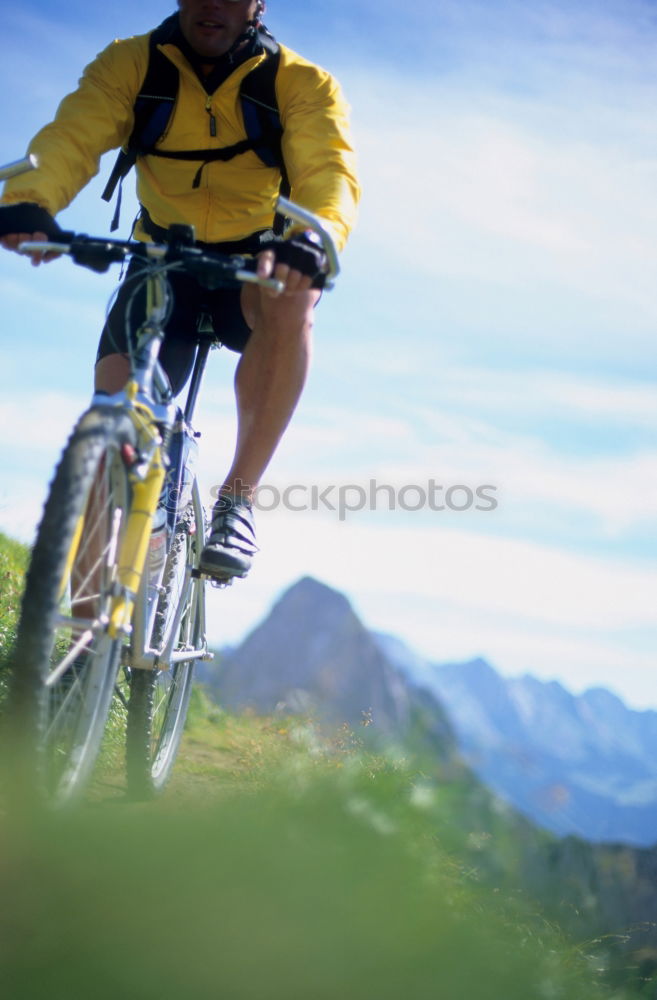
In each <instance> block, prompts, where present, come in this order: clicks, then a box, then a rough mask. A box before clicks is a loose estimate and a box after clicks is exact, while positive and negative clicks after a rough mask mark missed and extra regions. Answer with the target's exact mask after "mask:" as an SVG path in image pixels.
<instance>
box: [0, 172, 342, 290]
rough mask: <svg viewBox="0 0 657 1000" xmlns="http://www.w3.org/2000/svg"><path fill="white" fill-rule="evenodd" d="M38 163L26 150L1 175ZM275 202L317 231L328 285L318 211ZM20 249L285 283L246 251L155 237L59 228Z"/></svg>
mask: <svg viewBox="0 0 657 1000" xmlns="http://www.w3.org/2000/svg"><path fill="white" fill-rule="evenodd" d="M38 165H39V162H38V159H37V157H36V156H34V155H33V154H32V153H30V154H29V155H28V156H26V157H24V158H23V159H22V160H16V161H15V162H14V163H8V164H6V165H5V166H4V167H0V181H4V180H8V179H9V178H10V177H16V176H17V175H18V174H22V173H26V172H27V171H29V170H34V169H36V167H38ZM276 208H277V210H278V211H279V212H281V213H282V214H283V215H285V216H287V217H288V218H289V219H291V220H292V221H293V222H297V223H300V224H301V225H303V226H305V227H306V228H307V229H310V230H312V231H313V232H314V233H316V234H317V236H318V237H319V239H320V242H321V245H322V249H323V251H324V253H325V254H326V260H327V268H326V281H325V284H324V287H325V288H326V289H327V290H328V289H331V288H332V287H333V285H334V279H335V278H336V277H337V275H338V274H339V272H340V265H339V263H338V253H337V250H336V247H335V243H334V242H333V238H332V237H331V234H330V233H329V232H328V230H327V229H326V227H325V226H324V223H323V221H322V220H321V219H320V218H319V216H317V215H313V213H312V212H308V211H307V210H306V209H305V208H302V207H301V206H300V205H295V204H294V202H292V201H288V199H287V198H283V197H282V196H281V197H279V199H278V201H277V203H276ZM18 249H19V251H20V252H21V253H25V254H30V253H59V254H68V255H69V256H71V257H72V258H73V260H74V261H75V263H76V264H80V265H82V266H83V267H89V268H90V269H91V270H92V271H98V272H101V273H102V272H104V271H107V270H108V268H109V267H110V265H111V264H114V263H117V262H121V261H122V260H124V259H125V258H126V257H128V256H142V257H145V258H147V259H150V260H163V261H165V262H166V263H169V264H174V265H182V266H183V267H184V269H185V270H186V271H188V272H190V273H191V274H195V276H196V277H197V279H198V280H199V281H201V279H203V282H211V281H212V280H216V281H219V282H221V281H223V282H224V283H225V282H226V281H227V280H230V279H231V278H232V280H235V281H238V282H247V283H250V284H257V285H260V286H261V287H264V288H271V289H274V290H275V291H278V292H281V291H283V287H284V286H283V283H282V282H280V281H277V280H276V279H275V278H259V277H258V276H257V275H256V274H254V272H253V271H251V270H249V262H248V261H247V259H246V258H244V257H238V256H236V255H231V256H227V255H221V254H215V253H211V252H209V251H203V250H200V249H199V248H198V247H195V246H180V244H177V245H176V246H175V247H172V246H166V245H161V244H156V243H140V242H136V241H129V240H112V239H106V238H104V237H93V236H86V235H83V234H81V233H68V232H62V233H61V234H60V235H59V236H58V240H57V241H54V240H52V241H51V240H48V241H45V242H35V241H26V242H23V243H21V244H20V245H19V247H18ZM203 282H202V283H203Z"/></svg>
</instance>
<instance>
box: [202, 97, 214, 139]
mask: <svg viewBox="0 0 657 1000" xmlns="http://www.w3.org/2000/svg"><path fill="white" fill-rule="evenodd" d="M211 100H212V98H211V97H208V99H207V101H206V102H205V110H206V111H207V113H208V114H209V116H210V135H211V137H212V138H213V139H216V137H217V119H216V118H215V116H214V115H213V114H212V104H211Z"/></svg>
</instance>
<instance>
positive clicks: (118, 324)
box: [96, 260, 251, 395]
mask: <svg viewBox="0 0 657 1000" xmlns="http://www.w3.org/2000/svg"><path fill="white" fill-rule="evenodd" d="M142 268H143V265H142V263H141V262H140V261H139V260H132V261H131V262H130V265H129V266H128V269H127V271H126V275H125V278H124V280H123V284H122V285H121V287H120V288H119V291H118V293H117V297H116V301H115V302H114V305H113V306H112V309H111V311H110V314H109V316H108V317H107V322H106V323H105V326H104V328H103V332H102V334H101V337H100V343H99V345H98V354H97V356H96V361H100V360H101V358H104V357H107V355H108V354H123V355H126V354H127V353H128V345H127V340H126V336H127V334H126V327H129V329H130V330H136V329H137V328H138V327H139V325H140V324H141V323H142V322H143V319H144V316H145V310H146V286H145V283H144V282H140V281H139V278H138V277H134V276H135V275H137V274H138V273H139V271H140V270H141V269H142ZM168 277H169V283H170V285H171V289H172V291H173V307H172V311H171V315H170V317H169V319H168V321H167V323H166V326H165V338H164V342H163V344H162V348H161V350H160V363H161V365H162V367H163V368H164V370H165V372H166V373H167V376H168V378H169V381H170V382H171V386H172V389H173V391H174V394H175V395H177V394H178V393H179V392H181V391H182V389H183V388H184V386H185V383H186V382H187V379H188V378H189V376H190V375H191V372H192V368H193V366H194V356H195V351H196V345H197V344H198V339H199V338H198V335H197V329H198V322H199V319H200V317H201V316H203V315H207V316H210V317H211V319H212V323H213V326H214V331H215V337H216V340H217V342H218V343H220V344H223V345H224V346H225V347H228V348H229V349H230V350H231V351H237V352H238V353H241V352H242V351H243V350H244V348H245V346H246V342H247V340H248V339H249V336H250V334H251V330H250V329H249V327H248V326H247V324H246V320H245V319H244V315H243V313H242V309H241V306H240V289H239V288H218V289H215V290H214V291H209V290H208V289H205V288H201V286H200V285H199V284H198V282H197V281H196V280H195V279H194V278H192V277H190V276H188V275H186V274H176V272H175V271H174V272H170V273H169V276H168ZM131 300H132V301H131ZM128 309H129V315H128V316H127V315H126V312H127V310H128ZM126 321H127V322H126Z"/></svg>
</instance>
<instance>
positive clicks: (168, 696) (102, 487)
mask: <svg viewBox="0 0 657 1000" xmlns="http://www.w3.org/2000/svg"><path fill="white" fill-rule="evenodd" d="M11 168H12V169H15V167H14V165H12V167H11ZM1 170H2V168H0V177H1V176H2V173H1ZM277 208H278V211H280V212H282V213H284V214H285V215H286V216H287V217H288V218H290V219H292V220H294V221H296V222H299V223H301V224H302V225H304V226H306V227H307V228H309V229H312V230H313V231H314V232H316V233H317V235H318V236H319V238H320V240H321V242H322V245H323V247H324V249H325V252H326V255H327V259H328V262H329V263H328V270H327V279H328V281H327V284H328V286H329V287H330V286H331V285H332V279H333V278H334V277H335V275H336V274H337V272H338V265H337V255H336V252H335V247H334V245H333V242H332V240H331V237H330V235H329V233H328V232H327V231H326V229H325V228H324V226H323V224H322V222H321V220H320V219H318V218H317V217H315V216H313V215H311V214H310V213H308V212H306V211H305V210H304V209H302V208H300V207H299V206H296V205H294V204H292V203H291V202H289V201H287V200H286V199H283V198H281V199H280V200H279V203H278V206H277ZM21 251H22V252H25V253H44V252H54V253H60V254H67V255H69V256H70V257H71V258H72V260H73V261H74V263H76V264H79V265H81V266H83V267H87V268H90V269H91V270H93V271H96V272H104V271H107V270H108V268H109V267H110V265H111V264H112V263H115V262H123V261H125V260H127V259H130V258H131V259H132V260H133V261H138V262H139V265H140V266H139V268H138V269H137V271H136V274H134V275H132V276H131V277H130V278H128V279H126V280H129V281H132V282H134V285H135V290H136V289H137V287H138V286H139V285H142V284H145V287H146V303H147V305H146V315H145V317H144V319H143V322H142V324H141V326H140V327H139V328H138V330H137V331H136V333H135V334H134V335H133V336H132V339H131V338H130V337H129V342H130V344H131V347H130V370H131V374H130V378H129V381H128V382H127V384H126V386H125V387H124V389H123V390H122V391H121V392H118V393H116V394H115V395H112V396H108V395H103V394H100V393H97V394H96V395H94V396H93V398H92V401H91V405H90V407H89V409H88V410H87V411H86V412H85V413H83V415H82V416H81V417H80V419H79V421H78V422H77V424H76V425H75V427H74V429H73V431H72V433H71V436H70V438H69V440H68V443H67V444H66V446H65V448H64V451H63V454H62V456H61V459H60V462H59V464H58V466H57V469H56V472H55V475H54V479H53V481H52V483H51V486H50V492H49V495H48V498H47V500H46V504H45V508H44V513H43V517H42V520H41V523H40V526H39V528H38V532H37V537H36V541H35V544H34V547H33V550H32V555H31V561H30V565H29V569H28V572H27V576H26V584H25V592H24V597H23V602H22V608H21V617H20V623H19V627H18V633H17V640H16V646H15V651H14V657H13V669H12V673H11V678H10V692H9V702H8V705H9V707H8V713H7V714H8V716H9V718H10V719H13V720H15V721H17V722H18V723H19V725H20V732H21V739H20V746H21V748H22V753H21V758H22V762H23V766H25V765H27V769H28V772H29V774H28V779H29V780H33V779H34V778H36V782H37V786H38V790H39V793H40V794H42V795H45V797H46V798H47V799H48V800H49V801H51V802H55V803H65V802H68V801H70V800H71V799H73V798H75V797H77V796H79V795H80V793H81V792H82V790H83V789H84V788H85V786H86V784H87V782H88V779H89V777H90V775H91V772H92V769H93V767H94V764H95V762H96V759H97V756H98V753H99V750H100V747H101V742H102V738H103V733H104V730H105V726H106V723H107V719H108V715H109V713H110V707H111V704H112V699H113V698H116V699H117V700H118V702H119V704H121V705H122V706H123V707H124V709H125V711H126V713H127V725H126V746H127V755H126V761H127V782H128V792H129V794H131V795H132V796H133V797H137V798H146V797H150V796H151V795H153V794H155V793H157V792H158V791H160V790H161V789H162V788H163V786H164V784H165V783H166V781H167V779H168V777H169V775H170V773H171V769H172V767H173V764H174V761H175V758H176V754H177V751H178V746H179V743H180V739H181V735H182V731H183V727H184V723H185V717H186V714H187V709H188V705H189V698H190V692H191V685H192V676H193V668H194V664H195V663H196V662H197V661H199V660H205V659H211V658H212V654H211V653H210V652H209V650H208V644H207V638H206V631H205V602H204V586H205V583H206V580H207V578H206V577H205V576H204V575H203V574H202V573H201V572H200V571H199V568H198V566H199V558H200V552H201V549H202V547H203V544H204V538H205V531H206V517H205V511H204V508H203V504H202V502H201V497H200V492H199V487H198V483H197V481H196V477H195V475H194V465H195V460H196V456H197V452H198V443H197V434H196V432H195V431H194V429H193V426H192V419H193V415H194V411H195V407H196V403H197V399H198V394H199V390H200V386H201V382H202V378H203V373H204V371H205V366H206V363H207V360H208V356H209V353H210V350H211V348H212V347H213V346H214V344H215V341H216V338H215V335H214V331H213V329H212V323H211V320H210V318H209V317H203V318H202V322H201V323H200V324H199V330H198V346H197V350H196V358H195V363H194V368H193V371H192V376H191V382H190V386H189V390H188V393H187V399H186V403H185V406H184V408H180V407H179V406H177V405H176V403H175V401H174V399H173V395H172V392H171V388H170V385H169V381H168V379H167V376H166V374H165V372H164V370H163V368H162V367H161V365H160V363H159V360H158V355H159V351H160V347H161V345H162V342H163V339H164V332H163V327H164V324H165V321H166V318H167V314H168V310H169V307H170V297H171V291H170V288H169V284H168V281H167V274H168V273H169V272H170V271H173V270H176V271H185V272H186V273H187V274H190V275H193V276H194V277H195V278H196V280H197V281H198V282H199V283H200V284H201V285H203V286H204V287H206V288H210V289H213V288H219V287H235V286H239V285H241V284H243V283H246V282H250V283H255V284H258V285H260V286H263V287H269V288H276V289H277V290H279V291H280V290H282V285H281V284H280V283H279V282H277V281H276V280H275V279H263V278H259V277H257V275H256V274H255V273H254V271H253V270H252V269H250V268H251V266H252V264H253V262H251V261H249V260H247V259H245V258H244V257H241V256H238V255H230V256H225V255H220V254H217V253H213V252H209V251H207V250H202V249H200V248H198V247H196V246H195V245H194V242H193V230H190V227H186V226H172V227H171V228H170V230H169V233H168V241H167V244H162V245H159V244H152V243H140V242H135V241H123V240H113V239H104V238H95V237H89V236H86V235H80V234H74V233H67V234H65V235H64V237H63V238H61V239H60V238H58V241H57V242H47V243H35V242H31V243H25V244H22V246H21ZM128 312H129V310H128Z"/></svg>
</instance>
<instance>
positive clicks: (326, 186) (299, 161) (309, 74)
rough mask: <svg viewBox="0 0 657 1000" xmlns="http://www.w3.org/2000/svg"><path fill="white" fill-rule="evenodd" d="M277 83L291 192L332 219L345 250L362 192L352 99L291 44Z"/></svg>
mask: <svg viewBox="0 0 657 1000" xmlns="http://www.w3.org/2000/svg"><path fill="white" fill-rule="evenodd" d="M276 87H277V96H278V100H279V107H280V111H281V119H282V122H283V158H284V160H285V165H286V167H287V171H288V175H289V178H290V184H291V194H290V198H291V199H292V201H296V202H298V203H299V204H300V205H303V206H304V207H305V208H307V209H308V210H309V211H311V212H314V213H315V214H316V215H319V216H320V217H321V218H322V219H324V220H325V221H326V222H327V223H328V225H329V228H330V229H331V230H332V234H333V236H334V239H335V242H336V245H337V247H338V249H339V250H341V249H342V248H343V246H344V244H345V243H346V240H347V237H348V235H349V232H350V231H351V229H352V227H353V225H354V223H355V219H356V209H357V204H358V200H359V197H360V188H359V185H358V180H357V177H356V162H355V160H356V157H355V153H354V150H353V145H352V141H351V135H350V128H349V108H348V105H347V103H346V101H345V99H344V97H343V95H342V91H341V89H340V87H339V85H338V83H337V82H336V81H335V80H334V79H333V78H332V77H331V76H330V75H329V74H328V73H326V72H325V71H324V70H321V69H319V68H318V67H316V66H313V65H312V64H311V63H308V62H306V61H305V60H303V59H301V58H300V57H299V56H297V55H296V53H293V52H291V51H290V50H289V49H285V47H281V67H280V70H279V73H278V78H277V84H276Z"/></svg>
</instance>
